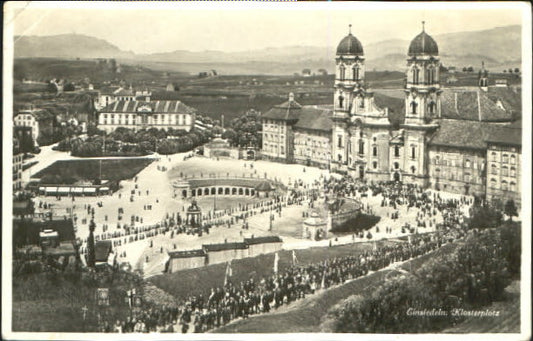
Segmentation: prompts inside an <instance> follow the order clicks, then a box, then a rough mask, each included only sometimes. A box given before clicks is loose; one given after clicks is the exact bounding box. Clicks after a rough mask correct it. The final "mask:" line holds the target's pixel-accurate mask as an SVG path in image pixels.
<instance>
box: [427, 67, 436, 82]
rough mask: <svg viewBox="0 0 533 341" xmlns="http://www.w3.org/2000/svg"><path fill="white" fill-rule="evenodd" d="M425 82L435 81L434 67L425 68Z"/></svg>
mask: <svg viewBox="0 0 533 341" xmlns="http://www.w3.org/2000/svg"><path fill="white" fill-rule="evenodd" d="M426 82H427V84H433V83H434V82H435V69H434V68H433V67H430V68H428V69H427V70H426Z"/></svg>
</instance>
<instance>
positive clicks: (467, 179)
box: [464, 173, 470, 182]
mask: <svg viewBox="0 0 533 341" xmlns="http://www.w3.org/2000/svg"><path fill="white" fill-rule="evenodd" d="M464 180H465V182H470V173H465V175H464Z"/></svg>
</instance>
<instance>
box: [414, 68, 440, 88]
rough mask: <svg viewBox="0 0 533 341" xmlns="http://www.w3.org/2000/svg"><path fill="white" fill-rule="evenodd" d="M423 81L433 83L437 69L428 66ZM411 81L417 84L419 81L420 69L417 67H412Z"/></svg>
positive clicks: (435, 80)
mask: <svg viewBox="0 0 533 341" xmlns="http://www.w3.org/2000/svg"><path fill="white" fill-rule="evenodd" d="M424 74H425V77H424V78H425V83H424V84H435V83H436V82H437V71H436V69H434V68H432V67H430V68H429V69H425V72H424ZM411 77H412V78H411V81H412V83H413V84H419V83H420V69H418V68H417V67H415V68H413V70H412V71H411Z"/></svg>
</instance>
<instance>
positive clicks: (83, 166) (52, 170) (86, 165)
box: [32, 158, 154, 181]
mask: <svg viewBox="0 0 533 341" xmlns="http://www.w3.org/2000/svg"><path fill="white" fill-rule="evenodd" d="M153 161H154V160H153V159H151V158H136V159H104V160H102V179H105V180H110V181H117V180H124V179H131V178H133V177H134V176H135V174H137V173H139V172H140V171H141V170H142V169H144V168H145V167H146V166H148V165H149V164H150V163H152V162H153ZM99 173H100V160H96V159H90V160H60V161H56V162H54V163H53V164H51V165H50V166H48V167H46V168H45V169H43V170H41V171H39V172H37V173H35V174H34V175H33V176H32V177H33V178H42V177H44V176H49V175H50V176H59V177H61V178H65V179H69V180H72V179H75V180H76V181H78V180H94V179H97V178H98V177H99Z"/></svg>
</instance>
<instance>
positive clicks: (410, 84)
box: [404, 22, 442, 125]
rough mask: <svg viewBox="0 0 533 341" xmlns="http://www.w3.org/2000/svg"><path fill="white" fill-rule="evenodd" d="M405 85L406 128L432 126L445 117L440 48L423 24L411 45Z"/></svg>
mask: <svg viewBox="0 0 533 341" xmlns="http://www.w3.org/2000/svg"><path fill="white" fill-rule="evenodd" d="M407 55H408V57H407V72H406V83H405V89H404V91H405V124H406V125H424V124H430V123H431V121H432V120H433V119H437V118H440V117H441V103H440V95H441V93H442V90H441V88H440V70H439V69H440V60H439V48H438V46H437V43H436V42H435V40H433V38H432V37H431V36H430V35H428V34H427V33H426V31H425V29H424V22H422V33H420V34H419V35H417V36H416V37H415V38H414V39H413V40H412V41H411V44H410V45H409V51H408V53H407Z"/></svg>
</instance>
